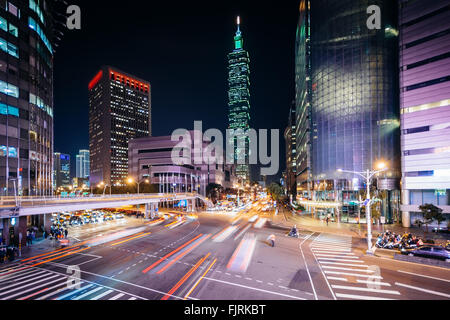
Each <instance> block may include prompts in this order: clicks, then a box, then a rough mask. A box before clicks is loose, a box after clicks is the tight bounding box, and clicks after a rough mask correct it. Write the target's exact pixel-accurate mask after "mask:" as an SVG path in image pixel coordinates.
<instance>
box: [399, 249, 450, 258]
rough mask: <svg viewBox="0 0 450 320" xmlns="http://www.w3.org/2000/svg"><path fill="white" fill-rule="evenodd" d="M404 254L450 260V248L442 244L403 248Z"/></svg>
mask: <svg viewBox="0 0 450 320" xmlns="http://www.w3.org/2000/svg"><path fill="white" fill-rule="evenodd" d="M401 252H402V254H407V255H408V256H418V257H424V258H432V259H440V260H445V261H447V262H448V261H450V250H448V249H446V248H444V247H441V246H420V247H418V248H415V249H402V250H401Z"/></svg>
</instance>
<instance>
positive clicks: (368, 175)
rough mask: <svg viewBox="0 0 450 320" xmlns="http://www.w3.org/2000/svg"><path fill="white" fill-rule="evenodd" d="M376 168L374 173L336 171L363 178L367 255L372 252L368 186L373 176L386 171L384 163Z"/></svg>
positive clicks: (369, 171)
mask: <svg viewBox="0 0 450 320" xmlns="http://www.w3.org/2000/svg"><path fill="white" fill-rule="evenodd" d="M377 168H378V170H376V171H371V170H369V169H367V171H365V172H355V171H347V170H342V169H338V172H346V173H353V174H357V175H359V176H361V177H363V179H364V180H365V181H366V189H367V190H366V192H367V199H366V201H365V205H366V220H367V247H368V249H367V254H373V251H372V218H371V215H370V202H372V198H371V197H370V185H371V182H372V178H373V176H375V175H377V174H379V173H381V172H383V171H386V170H387V169H388V168H387V167H386V164H385V163H384V162H380V163H378V165H377Z"/></svg>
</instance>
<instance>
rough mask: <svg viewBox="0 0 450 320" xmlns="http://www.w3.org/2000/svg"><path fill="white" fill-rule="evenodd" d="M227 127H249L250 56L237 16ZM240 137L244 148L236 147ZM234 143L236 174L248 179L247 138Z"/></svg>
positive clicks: (230, 64)
mask: <svg viewBox="0 0 450 320" xmlns="http://www.w3.org/2000/svg"><path fill="white" fill-rule="evenodd" d="M228 128H229V129H235V130H237V129H242V130H244V131H246V130H248V129H250V57H249V54H248V52H247V51H246V50H244V39H243V38H242V33H241V30H240V18H239V17H238V28H237V32H236V35H235V37H234V50H233V52H231V53H229V54H228ZM241 139H245V148H238V143H239V142H240V141H241ZM234 144H235V162H236V175H237V177H238V178H240V179H241V180H242V181H249V180H250V166H249V139H248V138H247V137H245V136H244V135H242V136H238V137H237V138H236V139H235V141H234ZM238 162H241V163H240V164H239V163H238ZM242 162H245V164H242Z"/></svg>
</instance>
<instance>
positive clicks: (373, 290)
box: [331, 285, 400, 295]
mask: <svg viewBox="0 0 450 320" xmlns="http://www.w3.org/2000/svg"><path fill="white" fill-rule="evenodd" d="M331 287H332V288H333V289H341V290H355V291H365V292H374V293H385V294H394V295H400V292H398V291H395V290H383V289H373V288H362V287H353V286H341V285H332V286H331Z"/></svg>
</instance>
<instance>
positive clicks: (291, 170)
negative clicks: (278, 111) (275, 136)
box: [284, 103, 297, 199]
mask: <svg viewBox="0 0 450 320" xmlns="http://www.w3.org/2000/svg"><path fill="white" fill-rule="evenodd" d="M284 141H285V144H286V173H285V175H284V181H285V188H286V193H287V195H288V196H292V199H296V195H297V183H296V175H297V174H296V173H297V163H296V161H297V139H296V117H295V103H294V105H293V106H292V107H291V108H290V109H289V118H288V125H287V127H286V130H285V131H284Z"/></svg>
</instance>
